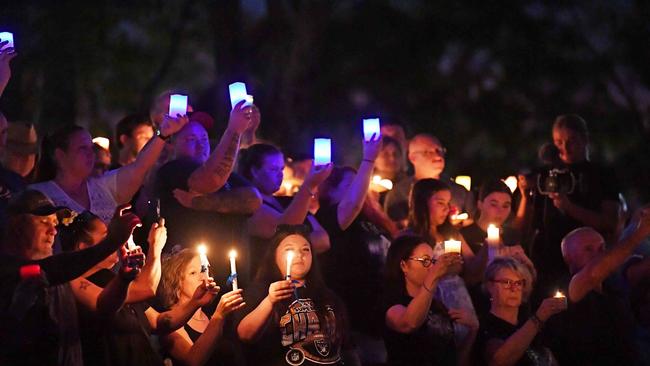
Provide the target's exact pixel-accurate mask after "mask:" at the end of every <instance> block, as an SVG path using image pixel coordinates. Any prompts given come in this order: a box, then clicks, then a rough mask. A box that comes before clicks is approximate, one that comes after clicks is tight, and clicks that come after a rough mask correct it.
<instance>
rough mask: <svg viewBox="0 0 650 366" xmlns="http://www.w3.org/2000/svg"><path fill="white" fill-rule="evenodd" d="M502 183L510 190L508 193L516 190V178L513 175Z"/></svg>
mask: <svg viewBox="0 0 650 366" xmlns="http://www.w3.org/2000/svg"><path fill="white" fill-rule="evenodd" d="M503 183H505V184H506V185H507V186H508V188H510V192H512V193H515V191H516V190H517V177H515V176H514V175H511V176H509V177H508V178H506V179H504V180H503Z"/></svg>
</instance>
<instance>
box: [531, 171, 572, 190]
mask: <svg viewBox="0 0 650 366" xmlns="http://www.w3.org/2000/svg"><path fill="white" fill-rule="evenodd" d="M575 186H576V177H575V176H574V175H573V173H572V172H571V171H569V170H568V169H559V168H553V169H550V170H549V171H548V172H542V173H539V175H537V190H538V191H539V193H541V194H545V195H549V194H551V193H560V194H571V193H573V191H574V189H575Z"/></svg>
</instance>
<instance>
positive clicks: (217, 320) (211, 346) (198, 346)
mask: <svg viewBox="0 0 650 366" xmlns="http://www.w3.org/2000/svg"><path fill="white" fill-rule="evenodd" d="M241 293H242V290H241V289H240V290H237V291H232V292H228V293H226V294H224V295H223V296H222V297H221V300H219V304H218V305H217V310H215V312H214V314H213V315H212V317H211V318H210V323H208V326H207V327H206V328H205V331H204V332H203V334H201V336H200V337H199V339H197V340H196V343H194V344H192V343H191V342H188V340H187V338H186V337H184V336H183V335H182V332H185V330H181V329H178V330H176V331H175V332H173V333H170V334H169V335H168V336H167V337H166V341H167V343H168V347H169V350H170V351H169V352H170V354H171V355H172V357H173V358H174V359H176V360H179V361H180V362H182V364H183V365H188V366H201V365H204V364H205V363H206V362H207V361H208V360H209V359H210V356H211V355H212V353H213V352H214V350H215V348H216V345H217V342H218V341H219V339H220V338H221V335H222V334H223V324H224V322H225V319H226V316H227V315H228V314H230V313H232V312H233V311H235V310H237V309H240V308H241V307H242V306H244V305H245V304H244V299H243V298H242V296H241Z"/></svg>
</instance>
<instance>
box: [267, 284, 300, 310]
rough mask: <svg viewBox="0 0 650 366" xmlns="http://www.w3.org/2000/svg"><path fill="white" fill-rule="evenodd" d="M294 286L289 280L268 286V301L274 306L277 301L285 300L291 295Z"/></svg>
mask: <svg viewBox="0 0 650 366" xmlns="http://www.w3.org/2000/svg"><path fill="white" fill-rule="evenodd" d="M293 289H294V285H293V284H292V283H291V280H282V281H277V282H273V283H272V284H270V285H269V301H271V304H276V303H278V302H279V301H282V300H286V299H288V298H290V297H291V296H292V295H293Z"/></svg>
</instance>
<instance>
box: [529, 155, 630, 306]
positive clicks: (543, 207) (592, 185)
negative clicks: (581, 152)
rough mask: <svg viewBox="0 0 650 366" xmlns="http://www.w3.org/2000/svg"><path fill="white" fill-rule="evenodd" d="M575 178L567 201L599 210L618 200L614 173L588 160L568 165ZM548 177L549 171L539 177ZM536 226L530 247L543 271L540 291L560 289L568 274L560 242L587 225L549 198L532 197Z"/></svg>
mask: <svg viewBox="0 0 650 366" xmlns="http://www.w3.org/2000/svg"><path fill="white" fill-rule="evenodd" d="M567 169H568V170H569V171H570V172H571V173H572V174H573V176H574V177H575V181H576V184H575V187H574V191H573V193H571V194H568V195H567V196H568V198H569V200H570V201H571V202H573V203H574V204H577V205H579V206H581V207H583V208H586V209H588V210H593V211H600V209H601V205H602V203H603V201H615V202H617V201H618V193H619V190H620V189H619V186H618V183H617V182H616V179H615V175H614V174H613V172H612V171H610V170H608V169H605V168H602V167H600V166H598V165H595V164H593V163H591V162H588V161H585V162H582V163H578V164H573V165H569V166H567ZM540 174H541V175H542V176H543V175H544V174H548V168H545V169H540V173H538V176H539V175H540ZM533 209H534V214H533V226H534V228H535V229H537V230H538V233H537V236H536V237H535V239H534V241H533V246H532V248H531V260H532V261H533V263H534V264H535V267H536V268H539V269H540V273H539V279H538V285H537V288H538V289H539V290H540V291H542V292H543V293H548V292H549V291H552V288H555V287H558V286H557V285H558V283H557V280H558V279H560V278H562V277H564V276H566V275H567V274H568V268H567V267H566V265H565V263H564V260H563V259H562V253H561V250H560V243H561V241H562V238H563V237H564V236H565V235H566V234H568V233H569V232H570V231H571V230H573V229H576V228H578V227H581V226H584V224H582V223H581V222H579V221H578V220H575V219H573V218H572V217H570V216H568V215H566V214H564V213H562V212H561V211H560V210H558V209H557V208H556V207H555V206H554V205H553V201H552V200H551V199H549V198H548V196H546V195H542V194H536V195H535V196H534V198H533Z"/></svg>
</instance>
